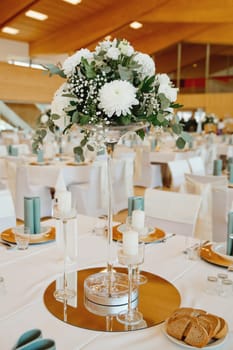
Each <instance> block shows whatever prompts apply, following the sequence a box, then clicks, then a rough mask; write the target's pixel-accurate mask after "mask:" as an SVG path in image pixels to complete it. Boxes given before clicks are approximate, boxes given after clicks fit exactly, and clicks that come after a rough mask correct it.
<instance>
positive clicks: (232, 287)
mask: <svg viewBox="0 0 233 350" xmlns="http://www.w3.org/2000/svg"><path fill="white" fill-rule="evenodd" d="M219 294H220V295H221V296H222V297H230V296H233V283H232V280H230V279H228V278H226V279H223V280H222V288H221V291H220V293H219Z"/></svg>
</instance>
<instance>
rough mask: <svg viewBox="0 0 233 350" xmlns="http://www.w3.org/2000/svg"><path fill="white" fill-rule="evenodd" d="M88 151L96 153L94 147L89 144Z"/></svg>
mask: <svg viewBox="0 0 233 350" xmlns="http://www.w3.org/2000/svg"><path fill="white" fill-rule="evenodd" d="M87 149H88V150H89V151H91V152H94V150H95V149H94V147H93V146H91V145H89V144H87Z"/></svg>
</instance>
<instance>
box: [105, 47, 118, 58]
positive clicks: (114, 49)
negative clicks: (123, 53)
mask: <svg viewBox="0 0 233 350" xmlns="http://www.w3.org/2000/svg"><path fill="white" fill-rule="evenodd" d="M106 56H107V57H108V58H111V59H112V60H117V59H118V57H119V56H120V50H119V49H118V48H117V47H110V49H108V51H107V53H106Z"/></svg>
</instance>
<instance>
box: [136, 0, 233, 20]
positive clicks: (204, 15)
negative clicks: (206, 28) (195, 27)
mask: <svg viewBox="0 0 233 350" xmlns="http://www.w3.org/2000/svg"><path fill="white" fill-rule="evenodd" d="M232 18H233V0H221V1H219V0H202V1H201V3H200V1H196V0H189V1H187V0H169V2H167V3H166V4H164V5H163V6H160V7H159V8H158V9H156V10H155V11H151V12H150V13H148V14H147V15H145V16H143V17H142V18H141V19H142V20H143V21H145V22H150V23H155V22H163V23H169V22H174V21H175V22H180V23H232Z"/></svg>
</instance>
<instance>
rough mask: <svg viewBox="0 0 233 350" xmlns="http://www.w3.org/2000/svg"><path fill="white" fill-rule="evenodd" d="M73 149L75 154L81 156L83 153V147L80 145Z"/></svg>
mask: <svg viewBox="0 0 233 350" xmlns="http://www.w3.org/2000/svg"><path fill="white" fill-rule="evenodd" d="M73 151H74V153H75V154H78V155H80V156H81V155H82V154H83V149H82V147H80V146H76V147H74V149H73Z"/></svg>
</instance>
